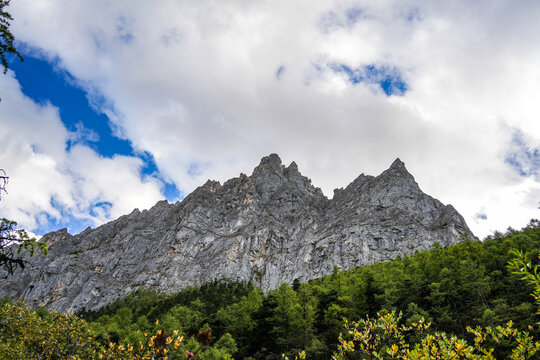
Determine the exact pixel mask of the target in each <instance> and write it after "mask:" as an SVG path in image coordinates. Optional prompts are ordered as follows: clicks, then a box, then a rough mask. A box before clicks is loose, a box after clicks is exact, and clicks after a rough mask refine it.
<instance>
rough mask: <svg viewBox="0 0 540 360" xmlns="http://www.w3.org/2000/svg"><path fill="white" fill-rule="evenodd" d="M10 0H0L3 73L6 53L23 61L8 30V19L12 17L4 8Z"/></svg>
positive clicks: (5, 67)
mask: <svg viewBox="0 0 540 360" xmlns="http://www.w3.org/2000/svg"><path fill="white" fill-rule="evenodd" d="M9 1H10V0H0V61H1V62H2V66H3V67H4V74H5V73H6V72H7V69H8V60H7V58H6V56H7V54H13V55H15V56H17V57H18V58H19V59H20V60H21V61H24V59H23V57H22V56H21V54H19V52H18V51H17V49H16V48H15V45H14V44H13V42H14V41H15V37H14V36H13V34H12V33H11V31H9V26H10V21H12V20H13V17H11V15H10V14H9V13H8V12H7V11H6V10H5V9H4V8H5V7H6V6H8V5H9Z"/></svg>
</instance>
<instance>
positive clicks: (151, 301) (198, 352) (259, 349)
mask: <svg viewBox="0 0 540 360" xmlns="http://www.w3.org/2000/svg"><path fill="white" fill-rule="evenodd" d="M515 250H519V251H521V252H523V253H524V254H526V258H527V259H529V260H530V261H532V263H529V268H530V269H532V268H534V266H535V265H537V263H538V256H539V255H540V222H538V221H536V220H532V221H531V222H530V224H529V226H528V227H526V228H524V229H522V230H521V231H516V230H512V229H509V230H508V231H507V232H506V233H505V234H499V233H497V234H495V235H493V236H490V237H488V238H487V239H485V240H484V241H482V242H480V241H472V240H466V241H464V242H462V243H460V244H457V245H454V246H451V247H448V248H442V247H437V248H435V249H433V250H431V251H424V252H419V253H416V254H414V255H413V256H410V257H404V258H398V259H396V260H393V261H389V262H385V263H376V264H373V265H369V266H362V267H358V268H356V269H353V270H349V271H340V270H339V269H337V268H336V269H335V271H334V272H333V273H332V274H331V275H329V276H326V277H323V278H320V279H317V280H313V281H310V282H308V283H303V284H301V283H299V282H297V281H295V282H294V283H293V284H282V285H281V286H280V287H279V288H278V289H275V290H272V291H270V292H268V293H267V294H263V293H262V292H261V291H260V290H259V289H257V288H256V287H254V286H253V285H252V284H241V283H226V282H214V283H209V284H204V285H203V286H200V287H190V288H187V289H185V290H183V291H181V292H179V293H176V294H172V295H165V294H160V293H157V292H153V291H151V290H140V291H136V292H134V293H132V294H131V295H130V296H128V297H127V298H124V299H122V300H118V301H116V302H114V303H112V304H110V305H109V306H107V307H105V308H102V309H101V310H99V311H97V312H87V313H84V312H83V313H79V314H77V316H73V315H64V314H60V313H55V312H49V311H47V310H45V309H37V310H35V311H33V310H29V309H27V308H26V307H25V306H24V305H21V304H13V303H10V302H9V301H7V300H5V301H4V304H3V306H2V308H1V309H2V310H1V313H0V340H1V345H0V347H2V348H3V349H2V350H5V349H6V347H9V348H10V349H20V351H21V354H30V353H32V351H34V353H37V352H38V351H41V350H42V349H45V348H47V349H49V348H50V347H51V345H50V342H52V341H56V342H57V343H58V344H60V345H58V344H57V345H56V346H57V350H54V351H60V350H58V349H60V348H62V346H63V347H64V348H65V351H66V353H65V354H71V353H72V354H78V351H83V350H82V349H85V348H86V347H88V346H90V345H89V344H92V345H91V346H90V348H91V349H93V350H92V351H94V353H92V354H93V355H90V353H88V354H87V355H86V356H87V357H85V356H84V355H78V356H79V357H80V358H88V356H96V357H97V358H99V355H101V356H104V357H105V358H106V357H107V356H108V357H109V358H115V357H114V356H120V355H121V354H124V355H122V356H124V357H122V356H120V357H117V358H129V357H127V355H126V354H125V353H127V351H128V349H131V352H130V354H131V355H130V356H132V355H133V354H138V355H137V356H139V357H134V358H144V355H143V353H144V352H145V351H147V353H145V354H150V353H151V351H150V350H152V349H153V350H152V351H155V350H156V349H158V348H159V349H161V348H160V347H159V339H160V337H161V338H163V347H162V348H163V349H167V346H168V350H167V351H168V352H167V353H159V354H161V355H159V356H162V358H163V357H165V356H167V357H168V358H170V359H181V358H191V357H194V358H201V359H217V358H227V357H234V358H237V359H241V358H255V359H279V358H281V357H282V354H286V355H287V356H289V357H294V356H295V354H298V353H299V352H303V353H301V356H302V357H303V356H304V355H305V356H306V357H307V358H310V359H329V358H331V357H332V356H335V357H336V358H340V356H342V357H344V358H363V356H361V355H360V354H359V353H356V351H360V350H359V349H360V345H357V347H358V348H356V349H354V351H350V350H351V349H347V347H348V346H351V344H353V341H358V340H359V339H360V337H359V335H358V336H356V335H354V334H356V332H358V334H360V333H362V331H360V330H359V329H360V327H361V328H362V329H364V330H365V331H367V330H366V329H369V328H370V326H371V327H372V328H371V330H374V329H376V328H377V329H379V330H380V329H383V328H384V326H383V324H384V322H385V321H386V325H385V326H390V325H391V324H394V325H396V326H395V328H392V327H391V326H390V327H389V329H390V328H392V329H394V330H395V331H397V332H399V331H401V333H399V336H401V337H402V341H403V344H407V346H409V345H410V346H411V348H412V346H413V345H414V344H416V343H421V342H422V341H425V339H426V336H427V337H429V336H432V337H433V339H438V338H437V336H440V335H438V334H440V333H441V332H444V333H445V334H447V335H445V336H448V338H450V337H452V336H455V337H456V339H462V340H464V342H463V343H460V342H456V341H457V340H455V341H454V342H453V344H454V345H453V346H455V347H456V348H459V349H466V348H467V347H466V344H470V345H473V344H475V341H478V339H479V337H478V336H479V335H478V333H475V332H474V331H471V328H472V329H475V328H485V327H490V329H496V327H497V326H499V325H505V324H507V323H508V322H509V321H512V325H511V326H510V327H509V326H507V328H511V329H512V330H511V331H510V330H508V331H507V332H508V334H507V335H508V336H510V338H511V337H512V336H511V335H512V334H514V335H515V336H517V335H519V334H522V335H523V334H525V333H521V332H526V333H528V334H529V335H528V336H529V337H528V338H526V337H525V335H523V336H522V335H519V336H521V339H522V340H523V339H525V340H527V339H529V340H530V341H529V340H527V341H528V344H529V345H530V346H531V347H532V348H534V346H535V344H534V341H533V340H531V339H533V338H534V339H538V338H539V335H540V332H539V330H538V326H537V322H538V318H537V316H536V311H537V309H538V306H537V304H535V299H534V298H533V297H532V296H531V293H532V292H533V291H534V290H535V289H534V286H533V285H532V284H530V283H527V282H524V281H523V280H522V279H521V278H520V276H518V275H516V274H513V271H514V270H512V269H510V268H509V267H508V264H509V262H511V261H512V260H513V259H515V258H516V253H515ZM14 311H18V312H19V313H18V314H19V315H18V316H16V318H18V319H21V318H24V317H26V316H27V317H28V318H29V319H31V321H30V320H28V322H26V323H24V322H20V324H19V326H21V327H22V328H19V329H17V328H14V326H15V325H14V323H11V320H8V319H10V316H11V318H13V316H14V315H13V312H14ZM10 314H11V315H10ZM21 314H24V316H23V315H21ZM345 319H346V320H345ZM366 319H372V320H366ZM385 319H386V320H385ZM359 320H360V321H363V323H362V322H360V323H358V322H357V321H359ZM58 321H62V322H63V324H68V325H69V326H68V325H65V326H66V327H67V328H69V331H68V330H66V331H59V330H58V326H57V325H54V324H55V323H56V322H58ZM366 321H373V322H372V323H371V325H367V323H366ZM8 323H9V324H10V325H9V326H7V325H6V324H8ZM389 324H390V325H389ZM398 324H399V326H400V327H401V328H400V327H398ZM422 324H424V325H422ZM427 324H429V326H427ZM344 326H348V329H347V328H345V327H344ZM40 327H42V328H43V329H49V330H47V331H49V333H50V334H49V336H48V337H47V338H43V339H42V340H41V342H39V340H36V339H35V336H30V335H29V334H34V333H35V334H38V333H41V334H44V333H47V331H45V330H43V329H40ZM419 327H420V328H422V329H421V330H422V331H421V332H418V331H412V330H411V329H418V328H419ZM469 327H470V328H469ZM55 329H56V330H55ZM210 329H211V330H210ZM400 329H401V330H400ZM394 330H392V331H394ZM503 330H504V328H501V334H503V333H502V331H503ZM55 331H56V332H57V333H55ZM355 331H356V332H355ZM365 331H364V334H371V333H370V332H365ZM490 331H491V330H490ZM494 331H495V330H494ZM69 332H73V334H78V335H77V336H79V338H78V340H76V341H75V340H74V338H73V336H74V335H73V336H72V335H68V334H69ZM495 332H496V331H495ZM384 333H386V331H385V332H384ZM388 333H392V334H394V335H396V336H397V334H398V333H394V332H391V331H390V332H388ZM17 334H18V335H17ZM24 334H26V335H24ZM81 334H83V335H81ZM340 334H343V336H342V337H341V338H340ZM481 334H482V333H481ZM375 335H377V333H376V332H373V336H374V337H373V342H376V340H375V339H376V338H377V339H379V335H377V336H375ZM394 335H392V336H394ZM36 336H37V335H36ZM350 336H353V338H354V339H351V340H350V341H351V342H348V340H347V339H348V337H350ZM484 336H485V335H484ZM493 336H494V335H493ZM501 336H503V335H501ZM508 336H507V338H505V339H506V340H505V339H502V338H501V339H502V340H500V341H495V340H493V341H491V342H489V341H488V343H489V344H488V345H489V346H488V348H489V347H492V348H493V351H494V354H495V356H496V358H507V357H509V356H510V352H511V350H512V349H514V348H515V347H516V346H515V344H514V343H513V342H512V341H511V340H510V338H508ZM515 336H514V337H515ZM83 338H84V341H83V340H81V339H83ZM481 338H482V337H481V336H480V339H481ZM355 339H356V340H355ZM381 339H382V337H381ZM396 339H397V337H396ZM430 339H431V338H430ZM493 339H495V337H493ZM439 340H440V339H439ZM462 340H459V341H462ZM525 340H523V341H525ZM377 341H379V340H377ZM381 341H382V340H381ZM385 341H387V340H385ZM429 341H432V340H429ZM433 341H435V340H433ZM486 341H487V340H486ZM536 342H538V340H536ZM62 344H63V345H62ZM85 344H86V345H85ZM175 344H176V345H178V346H176V347H175ZM381 344H382V345H381ZM381 344H380V346H381V347H380V349H383V350H382V351H383V353H384V354H388V358H392V357H394V358H399V357H398V356H397V351H398V350H397V349H398V347H396V348H395V349H396V354H394V355H396V356H390V354H391V350H389V349H394V348H393V347H389V346H390V344H393V343H392V342H387V343H381ZM520 344H522V343H519V342H518V345H519V346H522V345H520ZM385 346H386V347H385ZM536 346H537V347H538V343H536ZM119 348H120V350H119ZM66 349H67V350H66ZM69 349H71V350H69ZM99 349H102V350H99ZM380 349H379V350H380ZM471 349H473V350H471V351H477V352H479V353H481V352H480V350H478V349H477V350H474V346H473V347H471ZM344 350H348V351H344ZM50 351H52V353H54V351H53V350H50ZM70 351H71V353H70ZM88 351H90V350H88ZM100 351H102V352H101V353H100ZM160 351H161V350H160ZM452 351H454V350H452ZM531 351H533V350H531ZM0 353H3V351H0ZM107 354H108V355H107ZM114 354H116V355H114ZM119 354H120V355H119ZM155 354H158V353H154V356H157V355H155ZM532 354H534V351H533V352H532ZM1 356H2V355H0V357H1ZM67 356H68V355H65V357H67ZM133 356H135V355H133ZM149 356H150V355H149ZM159 356H158V357H157V358H159ZM370 356H371V355H370ZM483 356H486V357H485V358H489V357H487V355H483ZM531 356H534V355H531ZM13 358H16V357H13ZM23 358H24V357H23ZM29 358H32V357H31V356H29ZM45 358H58V357H54V356H51V357H45ZM60 358H62V357H60ZM73 358H77V357H73ZM150 358H151V357H150ZM381 358H386V357H384V356H383V357H381ZM463 358H471V357H463ZM517 358H520V357H517ZM521 358H527V357H521ZM531 358H532V357H531Z"/></svg>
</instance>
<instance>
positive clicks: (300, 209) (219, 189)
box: [0, 154, 470, 311]
mask: <svg viewBox="0 0 540 360" xmlns="http://www.w3.org/2000/svg"><path fill="white" fill-rule="evenodd" d="M466 232H469V233H470V230H469V229H468V227H467V225H466V224H465V221H464V220H463V218H462V217H461V216H460V215H459V214H458V212H457V211H456V210H455V209H454V208H453V207H452V206H450V205H447V206H445V205H443V204H441V203H440V202H439V201H438V200H436V199H434V198H432V197H430V196H428V195H426V194H424V193H423V192H422V191H421V190H420V188H419V187H418V185H417V183H416V182H415V181H414V178H413V177H412V175H411V174H409V173H408V172H407V170H406V169H405V165H404V164H403V163H402V162H401V161H400V160H399V159H398V160H396V161H395V162H394V163H393V164H392V165H391V167H390V168H389V169H388V170H386V171H384V172H383V173H382V174H380V175H379V176H377V177H373V176H366V175H363V174H362V175H360V176H359V177H358V178H357V179H356V180H354V181H353V182H352V183H351V184H350V185H349V186H347V187H346V188H345V189H339V190H335V193H334V197H333V199H331V200H329V199H327V198H326V197H325V196H324V194H323V193H322V192H321V191H320V189H318V188H316V187H314V186H313V185H312V184H311V180H309V179H307V178H306V177H304V176H302V175H301V174H300V172H299V171H298V167H297V165H296V164H295V163H294V162H293V163H292V164H290V165H289V166H288V167H285V166H284V165H283V164H282V163H281V160H280V158H279V157H278V156H277V155H275V154H272V155H270V156H268V157H265V158H263V159H262V160H261V163H260V164H259V165H258V166H257V167H256V168H255V169H254V171H253V174H252V175H251V176H246V175H244V174H241V175H240V177H237V178H233V179H231V180H228V181H227V182H225V183H224V184H223V185H221V184H220V183H219V182H216V181H207V182H206V183H205V184H204V185H203V186H201V187H199V188H197V189H196V190H195V191H194V192H193V193H191V194H190V195H189V196H187V197H186V198H185V199H184V200H183V201H181V202H177V203H175V204H169V203H168V202H167V201H160V202H158V203H157V204H156V205H155V206H154V207H152V208H151V209H149V210H143V211H139V210H134V211H133V212H132V213H131V214H129V215H125V216H122V217H120V218H119V219H117V220H114V221H111V222H109V223H107V224H105V225H102V226H100V227H98V228H97V229H90V228H88V229H87V230H85V231H83V232H82V233H80V234H78V235H74V236H72V235H70V234H68V233H67V231H66V230H65V229H64V230H59V231H57V232H54V233H49V234H47V235H45V236H44V237H43V241H46V242H47V243H49V244H50V247H49V255H47V256H36V257H34V258H31V259H29V261H30V263H29V264H28V265H27V267H26V268H25V269H24V270H17V272H16V273H15V274H14V275H12V276H9V277H7V278H5V274H4V276H3V275H2V274H0V277H2V278H3V279H2V280H0V297H2V296H10V297H12V298H18V297H22V298H23V299H24V300H25V301H27V302H29V303H30V304H32V305H34V306H38V305H41V306H46V307H49V308H52V309H56V310H64V311H75V310H77V309H80V308H86V309H97V308H99V307H101V306H103V305H105V304H107V303H109V302H112V301H114V300H115V299H117V298H118V297H122V296H125V295H127V294H128V293H130V292H131V291H133V290H135V289H137V288H139V287H144V288H153V289H155V290H160V291H165V292H174V291H178V290H180V289H182V288H184V287H186V286H189V285H197V284H201V283H203V282H207V281H211V280H216V279H228V280H234V281H251V282H253V283H255V284H257V285H258V286H260V287H261V288H263V289H264V290H268V289H272V288H275V287H277V286H278V285H279V284H280V283H281V282H284V281H286V282H289V283H292V281H293V280H294V279H299V280H301V281H306V280H309V279H313V278H316V277H320V276H322V275H325V274H328V273H330V272H331V271H332V269H333V268H334V266H338V267H339V268H342V269H349V268H352V267H356V266H359V265H363V264H368V263H372V262H375V261H384V260H389V259H393V258H395V257H397V256H403V255H407V254H411V253H413V252H415V251H417V250H424V249H428V248H430V247H432V246H433V245H434V243H435V242H438V243H440V244H441V245H443V246H448V245H451V244H454V243H456V242H459V241H460V240H461V239H462V235H463V234H464V233H466Z"/></svg>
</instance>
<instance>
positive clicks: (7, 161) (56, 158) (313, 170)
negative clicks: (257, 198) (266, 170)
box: [0, 0, 540, 238]
mask: <svg viewBox="0 0 540 360" xmlns="http://www.w3.org/2000/svg"><path fill="white" fill-rule="evenodd" d="M7 10H8V11H9V12H10V13H11V15H12V16H13V18H14V20H13V22H12V23H11V31H12V33H13V34H14V36H15V38H16V46H17V48H18V49H19V51H20V52H21V53H22V55H23V56H24V58H25V61H24V62H22V63H21V62H20V61H19V60H18V59H17V58H11V59H10V70H9V71H8V72H7V74H5V75H2V76H0V98H1V102H0V168H2V169H4V170H5V171H6V172H7V174H8V175H9V177H10V178H9V184H8V186H7V190H8V194H6V195H5V196H4V197H3V198H2V201H1V202H0V216H3V217H6V218H10V219H13V220H16V221H17V222H18V223H19V225H20V226H21V227H24V228H25V229H27V230H29V231H31V232H32V233H33V234H36V235H42V234H44V233H46V232H49V231H54V230H57V229H60V228H64V227H67V228H68V230H69V232H70V233H72V234H76V233H78V232H80V231H82V230H84V229H85V228H86V227H87V226H91V227H96V226H99V225H100V224H103V223H105V222H107V221H110V220H113V219H115V218H117V217H119V216H121V215H124V214H128V213H130V212H131V211H132V210H133V209H134V208H139V209H141V210H142V209H147V208H150V207H151V206H153V205H154V204H155V203H156V202H157V201H159V200H162V199H164V198H165V199H167V200H168V201H170V202H174V201H178V200H182V199H183V198H184V197H185V196H186V195H188V194H189V193H190V192H191V191H193V190H194V189H195V188H196V187H197V186H200V185H202V184H203V183H204V182H205V181H206V180H207V179H214V180H218V181H221V182H223V181H226V180H227V179H229V178H231V177H235V176H238V175H239V174H240V173H241V172H243V173H246V174H248V175H249V174H251V172H252V170H253V168H254V167H255V166H256V165H257V164H258V163H259V161H260V159H261V158H262V157H263V156H266V155H268V154H270V153H278V154H279V155H280V157H281V159H282V160H283V162H284V163H285V164H286V165H288V164H289V163H290V162H292V161H295V162H296V163H297V164H298V167H299V169H300V171H301V172H302V174H303V175H305V176H307V177H309V178H311V179H312V182H313V184H314V185H315V186H318V187H320V188H321V189H322V190H323V192H324V193H325V194H326V195H327V196H328V197H329V198H331V197H332V195H333V189H335V188H341V187H345V186H347V185H348V184H349V183H350V182H351V181H353V180H354V179H355V178H356V177H357V176H358V175H360V174H361V173H365V174H369V175H378V174H380V173H381V172H382V171H384V170H385V169H387V168H388V167H389V166H390V164H391V163H392V162H393V161H394V160H395V159H396V158H400V159H401V160H402V161H403V162H404V163H405V165H406V167H407V169H408V170H409V172H411V173H412V174H413V176H414V177H415V179H416V181H417V182H418V184H419V186H420V188H421V189H422V190H423V191H424V192H426V193H427V194H429V195H431V196H433V197H435V198H437V199H439V200H440V201H441V202H443V203H444V204H452V205H453V206H454V207H455V208H456V209H457V210H458V211H459V212H460V213H461V214H462V215H463V216H464V218H465V220H466V221H467V224H468V225H469V227H470V228H471V230H472V231H473V233H474V234H475V235H476V236H478V237H480V238H483V237H485V236H487V235H490V234H493V232H495V231H501V232H504V231H506V229H507V228H508V227H513V228H515V229H519V228H521V227H523V226H526V225H527V224H528V222H529V220H530V219H532V218H540V209H539V206H540V101H538V99H539V98H540V45H539V42H538V39H540V23H539V22H538V19H539V18H540V2H538V1H536V0H531V1H527V0H523V1H511V0H507V1H506V0H497V1H493V0H479V1H474V2H471V1H465V0H454V1H420V0H399V1H398V0H379V1H353V0H343V1H337V0H333V1H328V0H324V1H323V0H305V1H302V0H299V1H281V0H271V1H270V0H268V1H265V0H261V1H246V0H238V1H227V0H224V1H209V0H200V1H175V0H163V1H159V2H149V1H139V0H132V1H127V0H125V1H121V0H118V1H105V0H96V1H90V2H89V1H80V0H12V1H11V4H10V6H9V7H8V8H7Z"/></svg>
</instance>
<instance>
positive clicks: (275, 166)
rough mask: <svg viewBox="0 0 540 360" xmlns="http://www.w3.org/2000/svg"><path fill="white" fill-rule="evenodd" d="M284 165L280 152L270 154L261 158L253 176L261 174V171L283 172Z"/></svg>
mask: <svg viewBox="0 0 540 360" xmlns="http://www.w3.org/2000/svg"><path fill="white" fill-rule="evenodd" d="M284 168H285V167H284V166H283V164H282V163H281V158H280V157H279V155H278V154H270V155H268V156H265V157H263V158H262V159H261V162H260V163H259V165H257V167H256V168H255V169H254V170H253V174H252V176H255V175H258V174H261V173H275V174H283V170H284Z"/></svg>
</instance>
